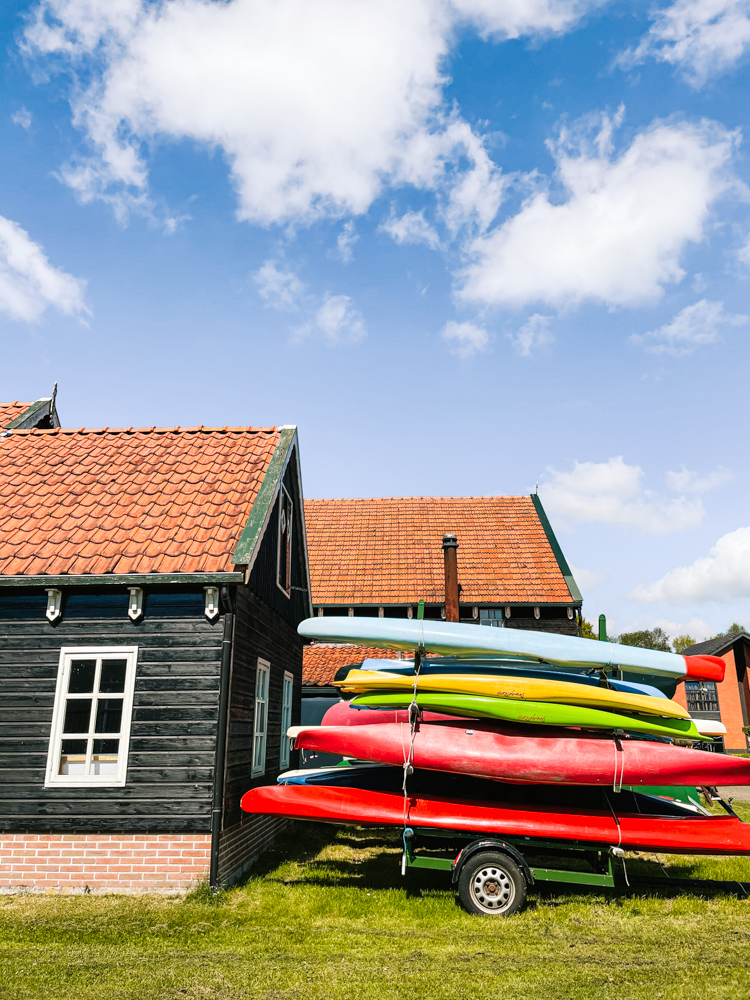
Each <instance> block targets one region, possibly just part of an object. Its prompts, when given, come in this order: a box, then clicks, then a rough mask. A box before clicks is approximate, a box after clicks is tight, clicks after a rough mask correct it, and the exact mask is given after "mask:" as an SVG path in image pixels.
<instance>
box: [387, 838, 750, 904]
mask: <svg viewBox="0 0 750 1000" xmlns="http://www.w3.org/2000/svg"><path fill="white" fill-rule="evenodd" d="M420 838H429V839H431V840H434V839H438V840H439V839H443V840H450V841H458V842H463V841H466V842H467V843H466V845H465V846H462V847H461V849H460V850H459V852H458V853H457V854H455V852H453V857H448V856H445V855H442V856H439V855H435V854H432V853H429V854H428V853H424V852H423V851H422V850H421V848H420V847H419V839H420ZM402 840H403V854H402V857H401V874H402V875H406V873H407V872H408V871H410V870H411V869H417V870H418V869H429V870H435V871H445V872H450V874H451V884H452V885H453V886H456V885H457V884H458V883H459V882H460V880H461V874H462V871H463V870H464V866H465V865H466V864H467V863H468V862H470V860H471V859H472V858H473V857H474V858H476V857H477V856H479V855H482V856H483V857H484V856H489V854H493V855H502V856H505V857H507V858H508V859H509V860H510V861H511V862H513V864H514V865H515V866H516V867H517V868H518V869H520V871H521V873H522V876H523V880H524V883H525V885H524V886H523V887H522V890H521V887H519V891H522V896H523V899H522V901H521V904H520V905H519V906H517V907H516V908H515V909H513V910H511V912H517V911H518V909H521V908H522V907H523V905H524V902H525V895H526V889H527V888H528V887H531V886H533V885H535V884H536V883H537V882H550V883H558V884H565V885H571V886H591V887H597V888H602V889H615V888H623V887H625V888H630V889H636V888H639V887H642V888H644V889H656V888H669V889H685V890H692V891H694V892H695V891H698V892H700V891H708V892H728V893H734V894H741V895H742V896H745V897H750V882H722V881H717V880H713V879H694V878H670V877H668V876H667V877H664V878H661V877H650V876H632V875H631V876H628V873H627V869H626V866H625V860H624V855H625V851H624V850H622V849H621V848H619V847H614V846H612V845H611V844H604V843H595V842H594V843H592V842H587V841H578V840H576V841H564V840H542V839H537V838H535V837H526V836H521V837H519V836H508V837H505V836H492V835H488V834H487V833H476V832H471V831H466V830H448V829H442V828H436V827H412V826H407V827H405V828H404V831H403V835H402ZM418 851H419V853H417V852H418ZM524 851H528V852H531V853H534V854H553V855H555V854H558V855H561V856H562V857H570V858H571V859H576V860H582V861H585V862H587V863H588V864H589V866H590V867H591V868H592V871H577V870H573V869H569V868H546V867H539V866H537V865H531V864H529V862H528V860H527V859H526V857H525V855H524ZM459 896H460V897H461V893H460V892H459ZM461 903H462V905H463V906H464V908H469V907H467V906H466V900H465V899H464V898H461ZM470 912H475V913H476V912H485V913H490V912H492V913H493V915H497V916H504V915H506V914H505V913H504V912H502V911H497V912H494V911H491V910H487V909H485V910H481V911H480V910H477V909H476V908H474V909H470ZM508 915H509V914H508Z"/></svg>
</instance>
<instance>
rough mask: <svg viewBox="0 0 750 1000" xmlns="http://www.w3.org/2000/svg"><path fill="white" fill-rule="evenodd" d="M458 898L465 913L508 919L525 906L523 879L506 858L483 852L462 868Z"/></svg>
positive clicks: (519, 871)
mask: <svg viewBox="0 0 750 1000" xmlns="http://www.w3.org/2000/svg"><path fill="white" fill-rule="evenodd" d="M458 898H459V900H460V902H461V906H463V908H464V909H465V910H466V911H467V913H475V914H479V915H480V916H483V917H490V916H491V917H509V916H511V914H513V913H518V911H519V910H520V909H521V908H522V907H523V905H524V903H525V902H526V878H525V877H524V874H523V872H522V871H521V869H520V868H519V867H518V865H517V864H516V862H515V861H514V860H513V859H512V858H510V857H509V856H508V855H507V854H500V853H499V852H497V851H482V853H481V854H475V855H474V857H472V858H469V859H468V861H467V862H466V863H465V864H464V865H463V867H462V868H461V874H460V875H459V877H458Z"/></svg>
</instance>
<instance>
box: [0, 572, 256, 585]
mask: <svg viewBox="0 0 750 1000" xmlns="http://www.w3.org/2000/svg"><path fill="white" fill-rule="evenodd" d="M244 579H245V574H244V573H102V574H98V575H97V574H94V573H82V574H80V575H78V576H76V575H74V574H72V573H65V574H63V575H62V576H48V575H46V574H39V575H36V576H0V587H155V586H156V587H158V586H164V585H165V584H169V585H170V586H171V585H174V584H176V583H181V584H185V585H193V586H195V585H198V586H200V585H202V584H217V585H218V586H222V585H224V586H226V585H227V584H236V583H242V582H243V581H244Z"/></svg>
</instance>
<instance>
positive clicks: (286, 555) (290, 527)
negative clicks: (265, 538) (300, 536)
mask: <svg viewBox="0 0 750 1000" xmlns="http://www.w3.org/2000/svg"><path fill="white" fill-rule="evenodd" d="M284 498H286V502H285V499H284ZM277 503H278V510H277V518H276V519H277V521H278V525H277V532H276V538H277V541H276V586H277V587H278V588H279V590H280V591H281V593H282V594H284V595H285V596H286V597H291V594H292V562H293V559H294V550H293V549H292V545H293V544H294V501H293V500H292V495H291V493H290V492H289V490H288V489H287V488H286V486H284V484H283V483H282V484H281V488H280V489H279V498H278V501H277ZM284 507H286V509H287V510H288V511H289V518H288V523H287V526H286V547H285V548H284V550H283V551H282V544H281V541H282V534H281V513H282V510H284ZM282 560H283V561H284V563H285V564H286V565H285V574H284V575H285V577H286V576H287V574H288V582H289V587H288V588H287V587H282V585H281V567H282Z"/></svg>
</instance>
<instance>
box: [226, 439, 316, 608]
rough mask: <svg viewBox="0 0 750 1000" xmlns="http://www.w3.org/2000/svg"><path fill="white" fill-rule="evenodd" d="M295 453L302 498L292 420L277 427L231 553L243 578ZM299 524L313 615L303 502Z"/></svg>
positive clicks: (299, 484)
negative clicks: (242, 568) (239, 567)
mask: <svg viewBox="0 0 750 1000" xmlns="http://www.w3.org/2000/svg"><path fill="white" fill-rule="evenodd" d="M295 453H296V462H297V486H298V488H299V491H300V500H302V475H301V470H300V466H299V441H298V439H297V428H296V427H295V426H294V425H293V424H289V425H285V426H283V427H280V428H279V440H278V443H277V445H276V448H275V449H274V453H273V455H272V456H271V461H270V462H269V464H268V468H267V469H266V474H265V475H264V477H263V482H262V483H261V484H260V489H259V490H258V494H257V496H256V497H255V500H254V502H253V506H252V508H251V509H250V515H249V517H248V519H247V522H246V523H245V527H244V528H243V529H242V534H241V535H240V538H239V541H238V542H237V546H236V548H235V550H234V553H233V555H232V562H233V563H234V565H235V566H242V567H244V581H245V583H247V582H248V581H249V579H250V573H251V572H252V569H253V565H254V564H255V560H256V558H257V556H258V552H259V550H260V543H261V541H262V539H263V536H264V535H265V533H266V528H267V527H268V522H269V520H270V518H271V511H272V510H273V505H274V503H275V501H276V497H277V496H278V493H279V489H280V488H281V483H282V480H283V479H284V474H285V473H286V470H287V467H288V465H289V461H290V459H291V458H292V455H294V454H295ZM299 507H300V510H299V516H300V524H301V526H302V551H303V553H304V559H305V583H306V587H307V589H306V598H305V602H306V604H307V613H308V615H309V616H312V604H311V599H310V566H309V563H308V559H307V538H306V534H305V514H304V503H300V504H299Z"/></svg>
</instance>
